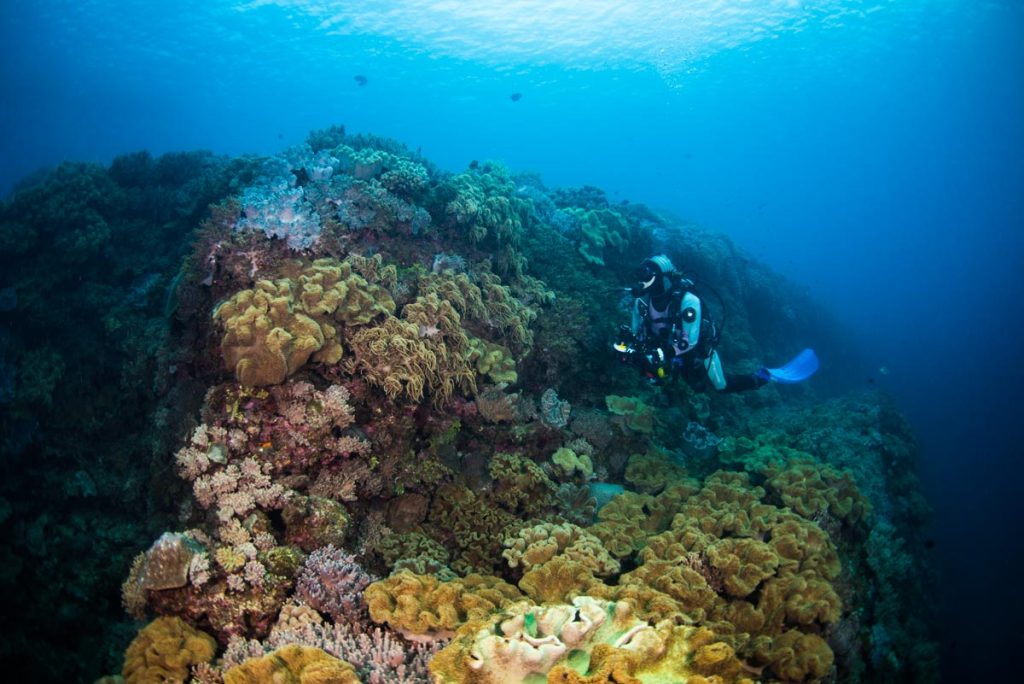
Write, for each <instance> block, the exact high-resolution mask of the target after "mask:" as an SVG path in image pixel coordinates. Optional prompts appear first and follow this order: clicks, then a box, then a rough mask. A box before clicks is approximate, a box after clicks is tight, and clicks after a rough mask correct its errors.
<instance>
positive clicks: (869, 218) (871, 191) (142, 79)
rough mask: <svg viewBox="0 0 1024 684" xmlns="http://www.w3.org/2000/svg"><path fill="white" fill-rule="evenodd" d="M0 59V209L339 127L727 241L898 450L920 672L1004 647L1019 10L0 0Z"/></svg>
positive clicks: (1021, 117)
mask: <svg viewBox="0 0 1024 684" xmlns="http://www.w3.org/2000/svg"><path fill="white" fill-rule="evenodd" d="M488 7H490V9H487V8H488ZM0 45H2V46H3V47H2V48H0V50H2V53H3V59H2V60H0V131H2V133H3V134H2V135H0V192H2V193H4V194H6V193H7V192H8V191H9V190H10V189H11V188H12V187H13V185H14V184H15V182H16V181H17V180H18V179H19V178H21V177H22V176H24V175H25V174H27V173H29V172H31V171H33V170H34V169H36V168H37V167H40V166H48V165H53V164H55V163H57V162H59V161H60V160H62V159H76V160H96V161H103V162H106V161H109V160H110V159H112V158H113V157H114V156H115V155H116V154H119V153H122V152H127V151H133V150H138V149H149V150H151V151H153V152H154V153H162V152H165V151H171V150H187V149H196V148H205V149H210V150H213V151H214V152H217V153H224V154H238V153H242V152H257V153H269V152H276V151H279V150H280V149H282V148H284V147H286V146H288V145H290V144H293V143H297V142H300V141H301V140H303V139H304V137H305V135H306V134H307V133H308V131H309V130H311V129H313V128H322V127H325V126H328V125H330V124H332V123H343V124H344V125H345V126H346V128H347V129H348V130H349V131H352V132H367V133H375V134H378V135H384V136H388V137H393V138H396V139H398V140H401V141H403V142H405V143H407V144H408V145H409V146H410V147H411V148H413V149H416V148H420V149H421V150H422V152H423V153H424V154H425V155H426V156H428V157H429V158H431V159H432V160H433V161H435V162H437V163H438V164H440V165H441V166H442V167H443V168H446V169H449V170H453V171H454V170H458V169H462V168H464V167H465V165H466V164H467V163H468V162H469V161H470V160H472V159H480V160H481V161H482V160H485V159H499V160H502V161H504V162H506V163H507V164H508V165H509V166H510V167H511V168H514V169H517V170H535V171H538V172H540V173H541V174H542V175H543V177H544V180H545V181H546V182H547V183H548V184H549V185H581V184H593V185H598V186H601V187H603V188H605V189H606V190H608V191H609V194H610V196H611V197H612V198H614V199H616V200H619V199H629V200H631V201H639V202H644V203H647V204H649V205H651V206H652V207H655V208H658V209H663V210H668V211H672V212H674V213H676V214H679V215H681V216H683V217H685V218H687V219H690V220H693V221H695V222H698V223H701V224H704V225H706V226H708V227H711V228H714V229H717V230H721V231H723V232H725V233H727V234H729V235H730V236H732V237H733V238H734V239H735V240H736V242H737V243H738V244H739V245H740V246H741V247H743V248H744V249H746V250H747V251H749V252H751V253H752V254H753V255H755V256H756V257H758V258H760V259H762V260H764V261H765V262H767V263H768V264H770V265H771V266H773V267H774V268H775V269H777V270H778V271H780V272H782V273H783V274H785V275H786V276H788V277H789V278H791V279H793V280H795V281H797V282H799V283H802V284H804V285H805V286H806V287H807V288H808V290H809V291H810V292H811V293H812V294H813V295H814V296H815V297H816V298H817V299H819V300H820V301H821V302H823V303H825V304H826V305H827V306H829V307H830V308H831V309H832V310H833V312H834V314H835V315H836V317H837V318H838V319H840V321H841V322H842V323H843V324H844V325H845V326H846V327H847V328H848V330H849V335H850V337H851V341H852V342H854V343H856V344H858V345H860V346H861V347H862V348H863V350H864V353H865V356H866V358H868V359H869V363H867V364H866V366H865V368H864V369H861V370H862V374H863V375H864V381H865V382H867V381H868V379H869V378H870V379H873V380H875V381H876V382H877V384H878V385H880V386H881V387H883V388H884V389H885V390H887V391H889V392H891V393H892V394H893V395H894V396H895V397H896V399H897V401H898V403H899V405H900V407H901V408H902V409H903V410H904V411H905V412H906V413H907V415H908V416H909V418H910V419H911V421H912V423H913V425H914V427H915V429H916V430H917V433H918V436H919V439H920V443H921V447H922V460H921V475H922V477H923V479H924V482H925V485H926V489H927V492H928V494H929V497H930V500H931V502H932V504H933V506H934V507H935V510H936V515H935V523H934V532H933V534H934V537H935V540H936V542H937V543H936V545H935V549H934V553H935V554H937V557H938V560H939V564H940V567H941V569H942V572H943V581H942V587H943V589H942V591H941V595H939V596H936V597H934V598H935V601H936V602H937V603H938V604H939V605H941V607H942V614H943V616H944V630H945V635H944V638H945V641H944V649H943V655H944V658H945V659H946V662H945V674H946V676H947V677H948V678H949V679H950V681H953V680H956V679H957V678H958V677H963V678H965V679H960V681H984V680H985V679H986V678H987V677H993V676H995V675H996V674H997V673H999V672H1001V670H1002V668H1003V667H1005V666H1007V665H1008V663H1009V661H1010V658H1011V655H1012V654H1013V653H1014V651H1015V649H1017V648H1020V647H1021V646H1024V628H1022V627H1021V626H1020V625H1021V623H1020V620H1019V616H1020V615H1021V613H1022V611H1024V602H1022V599H1021V596H1022V593H1021V592H1020V591H1019V590H1018V584H1019V582H1020V578H1019V572H1018V571H1017V569H1018V568H1019V567H1020V566H1021V563H1022V562H1024V553H1022V543H1021V541H1020V537H1021V534H1020V527H1021V525H1022V524H1024V503H1022V499H1024V497H1021V496H1020V494H1019V492H1020V490H1021V481H1022V472H1021V466H1020V465H1019V463H1018V459H1019V458H1020V457H1021V455H1022V454H1024V448H1022V446H1021V443H1022V441H1024V438H1022V437H1021V431H1020V427H1019V426H1020V424H1021V419H1022V418H1024V415H1022V412H1021V409H1020V405H1021V404H1020V398H1019V397H1020V392H1021V391H1022V388H1024V363H1022V361H1021V358H1020V351H1019V350H1020V348H1021V344H1020V341H1019V338H1020V336H1021V334H1022V332H1024V306H1022V304H1021V302H1022V298H1024V287H1022V285H1021V267H1022V265H1024V126H1022V122H1024V7H1022V6H1021V5H1020V3H1017V2H1013V1H1012V0H1003V1H992V2H986V1H983V0H948V1H945V2H939V1H927V0H905V1H895V0H893V1H885V0H880V1H878V2H854V1H852V0H845V1H840V0H833V1H829V0H809V1H807V2H799V1H797V0H790V1H786V2H782V1H775V2H773V1H769V0H763V1H760V2H743V1H740V0H691V1H688V2H671V1H668V0H665V1H655V0H651V1H649V2H643V3H639V2H635V3H618V2H611V1H610V0H588V1H587V2H568V1H565V0H563V1H557V0H556V1H548V2H541V1H534V0H519V1H515V0H510V1H507V2H501V3H476V2H473V3H470V2H459V1H457V0H449V1H435V2H428V1H426V0H410V1H409V2H386V1H384V0H378V1H374V2H360V3H351V2H342V1H335V2H331V1H316V0H295V1H292V2H288V1H282V2H272V1H270V0H266V1H256V2H251V3H246V2H239V3H235V2H217V1H213V0H206V1H202V2H198V1H195V0H187V1H180V2H176V3H155V2H152V3H151V2H142V1H139V0H133V1H127V2H125V1H118V2H113V1H109V0H92V1H85V2H81V1H79V2H66V1H61V0H43V1H35V2H25V3H13V2H5V3H3V5H2V8H0ZM356 76H361V77H364V78H365V84H364V85H360V83H359V81H358V80H357V79H356V78H355V77H356ZM514 94H519V95H520V97H519V98H518V99H513V97H512V96H513V95H514ZM883 369H884V370H883ZM982 650H983V652H984V653H985V656H984V657H982V656H980V655H979V653H981V652H982Z"/></svg>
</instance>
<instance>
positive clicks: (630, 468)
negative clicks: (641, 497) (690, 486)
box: [626, 452, 686, 494]
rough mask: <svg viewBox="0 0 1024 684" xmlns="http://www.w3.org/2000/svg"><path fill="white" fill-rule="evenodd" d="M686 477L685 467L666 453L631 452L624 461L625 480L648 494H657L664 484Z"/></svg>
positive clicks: (679, 480)
mask: <svg viewBox="0 0 1024 684" xmlns="http://www.w3.org/2000/svg"><path fill="white" fill-rule="evenodd" d="M685 479H686V468H684V467H682V466H681V465H679V464H677V463H673V462H672V461H671V460H669V458H668V456H667V455H666V454H662V453H657V452H648V453H646V454H633V455H632V456H630V457H629V461H628V462H627V463H626V482H629V483H630V484H631V485H633V486H634V487H635V488H636V489H638V490H640V491H641V492H647V493H648V494H657V493H658V492H660V491H661V490H663V489H664V488H665V487H666V485H669V484H673V483H676V482H681V481H684V480H685Z"/></svg>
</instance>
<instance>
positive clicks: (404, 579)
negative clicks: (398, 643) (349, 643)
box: [363, 570, 522, 639]
mask: <svg viewBox="0 0 1024 684" xmlns="http://www.w3.org/2000/svg"><path fill="white" fill-rule="evenodd" d="M363 598H364V600H365V601H366V606H367V608H369V610H370V617H371V618H372V619H373V621H374V622H377V623H384V622H386V623H388V624H389V625H390V626H391V628H392V629H395V630H397V631H399V632H401V633H402V634H404V635H406V636H408V637H409V638H413V639H415V638H416V637H423V636H427V637H430V638H438V637H443V636H450V635H451V633H452V632H454V630H456V629H458V628H459V627H460V626H461V625H463V624H464V623H466V622H468V621H469V620H475V619H482V618H485V617H487V616H489V615H490V614H491V613H492V612H494V611H495V610H497V609H499V608H502V607H504V606H507V605H509V604H511V603H512V602H514V601H517V600H520V599H522V594H521V593H520V592H519V590H518V589H516V588H515V587H514V586H512V585H511V584H507V583H506V582H503V581H501V580H500V579H498V578H496V577H488V576H484V575H476V574H472V575H467V576H466V577H464V578H461V579H454V580H449V581H447V582H442V581H441V580H439V579H438V578H437V577H435V576H433V575H415V574H413V573H411V572H408V571H406V570H403V571H400V572H396V573H395V574H393V575H392V576H391V577H388V578H386V579H383V580H380V581H379V582H374V583H373V584H371V585H370V586H368V587H367V588H366V591H365V592H364V593H363Z"/></svg>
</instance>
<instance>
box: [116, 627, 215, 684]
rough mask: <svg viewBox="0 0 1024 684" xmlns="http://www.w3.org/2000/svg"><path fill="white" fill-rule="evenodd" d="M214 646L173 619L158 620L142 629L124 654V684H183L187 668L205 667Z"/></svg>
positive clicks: (201, 633) (207, 637) (190, 628)
mask: <svg viewBox="0 0 1024 684" xmlns="http://www.w3.org/2000/svg"><path fill="white" fill-rule="evenodd" d="M216 651H217V642H216V641H214V639H213V637H211V636H210V635H209V634H206V633H205V632H200V631H199V630H197V629H194V628H192V627H191V626H190V625H189V624H188V623H187V622H185V621H184V620H182V619H181V618H177V617H161V618H157V619H156V620H153V621H152V622H151V623H149V624H148V625H146V626H145V627H144V628H143V629H142V631H141V632H139V633H138V635H137V636H136V637H135V638H134V639H133V640H132V643H131V644H129V646H128V649H127V650H126V651H125V652H124V668H123V669H122V671H121V673H122V674H123V675H124V679H125V682H126V684H163V683H164V682H184V681H186V680H187V679H188V678H189V668H191V666H193V665H198V664H199V663H208V662H210V660H212V659H213V656H214V654H215V653H216Z"/></svg>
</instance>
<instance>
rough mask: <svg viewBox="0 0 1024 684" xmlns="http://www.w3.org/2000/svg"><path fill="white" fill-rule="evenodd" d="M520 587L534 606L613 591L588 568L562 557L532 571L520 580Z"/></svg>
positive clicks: (610, 593)
mask: <svg viewBox="0 0 1024 684" xmlns="http://www.w3.org/2000/svg"><path fill="white" fill-rule="evenodd" d="M519 588H520V589H522V590H523V593H525V594H526V595H527V596H529V597H530V598H531V599H532V600H534V601H536V602H537V603H565V602H569V601H572V599H574V598H576V597H577V596H583V595H587V596H594V597H598V598H610V597H611V595H612V588H611V587H609V586H608V585H606V584H604V583H603V582H601V581H600V580H598V579H596V578H595V577H594V573H593V571H592V570H591V569H590V568H589V567H587V566H586V565H584V564H583V563H578V562H576V561H574V560H570V559H569V558H566V557H565V556H558V557H555V558H552V559H551V560H549V561H548V562H546V563H542V564H540V565H536V566H534V567H533V568H531V569H530V570H529V571H527V572H526V573H524V574H523V578H522V579H521V580H519Z"/></svg>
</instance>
